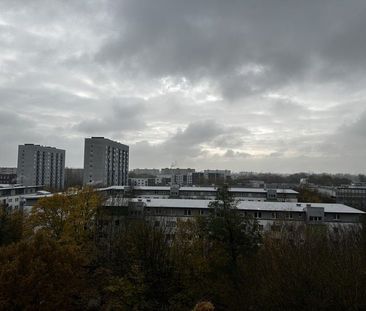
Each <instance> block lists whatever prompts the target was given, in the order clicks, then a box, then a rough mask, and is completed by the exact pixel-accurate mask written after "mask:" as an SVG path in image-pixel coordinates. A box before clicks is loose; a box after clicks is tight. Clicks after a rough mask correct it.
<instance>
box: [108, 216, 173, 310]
mask: <svg viewBox="0 0 366 311" xmlns="http://www.w3.org/2000/svg"><path fill="white" fill-rule="evenodd" d="M113 249H114V252H113V258H112V262H111V269H112V271H113V277H112V278H111V282H110V284H109V286H107V288H106V290H107V293H108V295H109V301H110V305H109V307H110V308H112V309H113V310H114V309H121V310H163V309H164V308H166V307H167V306H168V305H169V299H170V297H171V296H172V295H173V293H174V288H175V282H174V277H173V269H172V261H171V255H170V253H171V250H170V249H171V248H170V245H169V240H168V236H167V234H166V232H165V230H164V228H161V227H154V226H153V224H151V223H149V222H145V221H144V220H141V221H132V222H130V223H127V224H126V227H125V228H124V230H123V231H121V233H120V236H119V237H117V239H116V241H115V244H114V247H113Z"/></svg>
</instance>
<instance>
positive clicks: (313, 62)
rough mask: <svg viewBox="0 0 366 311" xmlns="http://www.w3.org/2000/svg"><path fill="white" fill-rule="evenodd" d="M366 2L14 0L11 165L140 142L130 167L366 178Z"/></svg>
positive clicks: (6, 151) (0, 46)
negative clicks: (29, 148) (106, 143)
mask: <svg viewBox="0 0 366 311" xmlns="http://www.w3.org/2000/svg"><path fill="white" fill-rule="evenodd" d="M365 29H366V1H364V0H349V1H341V0H320V1H313V0H309V1H290V0H271V1H258V0H242V1H237V0H228V1H222V0H194V1H193V0H187V1H178V0H155V1H151V0H123V1H113V0H88V1H56V0H48V1H43V0H33V1H25V0H2V1H0V141H1V148H0V166H13V167H15V166H16V162H17V150H18V145H20V144H24V143H34V144H41V145H49V146H54V147H57V148H61V149H65V150H66V166H68V167H83V150H84V138H85V137H91V136H104V137H107V138H110V139H113V140H116V141H119V142H121V143H123V144H127V145H129V146H130V169H133V168H145V167H147V168H149V167H151V168H153V167H157V168H161V167H169V166H170V164H171V163H173V162H175V163H177V166H178V167H193V168H196V169H198V170H201V169H202V170H203V169H208V168H212V169H230V170H232V171H235V172H239V171H258V172H278V173H292V172H300V171H305V172H330V173H338V172H340V173H366V165H365V159H366V87H365V86H366V74H365V71H366V32H365Z"/></svg>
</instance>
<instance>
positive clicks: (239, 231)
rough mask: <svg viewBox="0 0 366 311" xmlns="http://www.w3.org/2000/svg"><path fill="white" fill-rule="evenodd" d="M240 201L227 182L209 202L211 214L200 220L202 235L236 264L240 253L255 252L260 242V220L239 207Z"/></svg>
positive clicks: (246, 254)
mask: <svg viewBox="0 0 366 311" xmlns="http://www.w3.org/2000/svg"><path fill="white" fill-rule="evenodd" d="M237 204H238V202H237V201H235V200H234V199H233V198H232V196H231V194H230V192H229V191H228V187H227V185H225V186H223V187H222V188H220V189H219V190H218V193H217V199H216V200H215V201H213V202H210V204H209V208H210V215H209V217H208V218H205V219H204V218H202V219H201V221H200V222H201V224H202V225H203V227H202V234H203V235H206V237H207V238H208V239H209V240H210V241H213V242H216V243H219V244H220V245H221V246H222V247H223V248H224V249H225V251H226V252H227V254H228V255H229V258H230V261H231V263H232V265H233V266H234V267H236V265H237V261H238V258H239V257H240V256H248V255H250V254H253V253H255V251H256V250H257V249H258V247H259V245H260V242H261V233H260V230H259V224H258V222H257V221H256V220H255V219H253V218H249V217H247V216H246V215H245V214H243V211H240V210H238V208H237Z"/></svg>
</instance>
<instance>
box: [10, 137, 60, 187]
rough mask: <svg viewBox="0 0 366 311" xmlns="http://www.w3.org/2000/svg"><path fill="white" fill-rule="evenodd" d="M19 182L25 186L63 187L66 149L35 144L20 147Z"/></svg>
mask: <svg viewBox="0 0 366 311" xmlns="http://www.w3.org/2000/svg"><path fill="white" fill-rule="evenodd" d="M17 172H18V176H17V182H18V183H20V184H22V185H24V186H45V187H49V188H52V189H58V190H60V189H63V188H64V178H65V150H62V149H57V148H54V147H48V146H40V145H34V144H25V145H20V146H19V148H18V169H17Z"/></svg>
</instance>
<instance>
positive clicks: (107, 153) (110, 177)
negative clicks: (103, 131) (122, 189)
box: [84, 137, 129, 187]
mask: <svg viewBox="0 0 366 311" xmlns="http://www.w3.org/2000/svg"><path fill="white" fill-rule="evenodd" d="M128 164H129V147H128V146H126V145H124V144H121V143H119V142H116V141H113V140H110V139H107V138H104V137H91V138H85V149H84V185H98V186H106V187H108V186H113V185H117V186H118V185H127V177H128Z"/></svg>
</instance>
